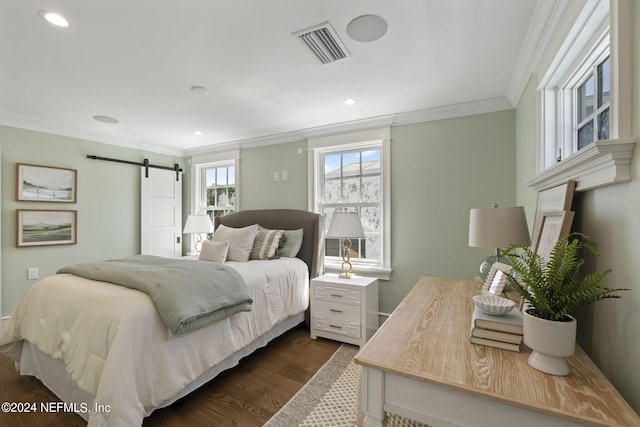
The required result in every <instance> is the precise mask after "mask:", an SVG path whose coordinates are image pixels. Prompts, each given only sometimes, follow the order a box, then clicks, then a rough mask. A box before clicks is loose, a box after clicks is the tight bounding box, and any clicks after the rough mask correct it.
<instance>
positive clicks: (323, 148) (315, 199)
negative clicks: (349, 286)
mask: <svg viewBox="0 0 640 427" xmlns="http://www.w3.org/2000/svg"><path fill="white" fill-rule="evenodd" d="M390 133H391V130H390V128H381V129H374V130H369V131H361V132H353V133H349V134H343V135H334V136H329V137H322V138H314V139H309V157H308V161H309V210H310V211H313V212H317V213H321V206H320V203H321V200H322V196H321V195H322V194H323V191H324V189H323V182H324V165H323V164H320V163H321V159H322V157H323V155H324V154H329V153H339V152H344V151H350V150H359V149H363V148H367V147H371V146H374V145H377V146H378V147H379V148H380V151H381V152H380V164H381V170H380V174H381V180H382V209H381V215H382V218H381V220H380V224H381V226H382V231H381V235H380V238H381V246H382V247H381V258H382V259H381V262H380V263H375V264H373V263H372V262H371V260H358V259H351V264H352V265H353V272H354V273H355V274H361V275H364V276H370V277H376V278H378V279H382V280H389V278H390V276H391V148H390ZM326 226H328V224H325V227H326ZM333 258H335V257H328V258H326V259H325V270H326V271H327V272H335V273H337V272H340V271H341V264H342V263H341V261H340V260H338V259H333Z"/></svg>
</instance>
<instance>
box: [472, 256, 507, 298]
mask: <svg viewBox="0 0 640 427" xmlns="http://www.w3.org/2000/svg"><path fill="white" fill-rule="evenodd" d="M512 270H513V267H511V266H510V265H508V264H504V263H502V262H494V263H493V265H492V266H491V270H489V274H487V279H486V280H485V281H484V284H483V285H482V289H481V290H480V293H481V294H482V295H496V296H500V295H501V294H502V292H503V291H504V287H505V286H506V284H507V276H508V275H509V274H511V271H512Z"/></svg>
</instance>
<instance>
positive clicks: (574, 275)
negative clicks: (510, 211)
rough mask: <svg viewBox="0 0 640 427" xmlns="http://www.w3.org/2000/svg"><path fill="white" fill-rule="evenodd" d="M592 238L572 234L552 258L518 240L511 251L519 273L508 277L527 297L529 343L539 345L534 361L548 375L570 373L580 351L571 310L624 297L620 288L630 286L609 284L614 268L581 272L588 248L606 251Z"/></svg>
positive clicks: (525, 316) (525, 324) (525, 317)
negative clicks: (570, 360)
mask: <svg viewBox="0 0 640 427" xmlns="http://www.w3.org/2000/svg"><path fill="white" fill-rule="evenodd" d="M586 238H587V237H586V236H585V235H583V234H580V233H572V234H569V235H568V236H566V237H563V238H561V239H559V240H558V242H557V243H556V244H555V245H554V247H553V250H552V251H551V254H550V256H549V259H545V258H543V257H541V256H540V255H538V254H536V253H534V252H533V251H532V250H531V248H530V247H524V246H515V245H513V246H511V247H510V248H509V249H508V250H507V251H506V252H505V255H506V256H507V257H508V258H509V260H510V261H511V265H512V266H513V271H514V272H515V275H513V276H508V278H507V280H508V281H509V284H510V285H511V286H512V287H513V289H514V290H515V291H516V292H517V293H518V294H519V295H520V296H521V297H522V298H524V299H525V300H526V301H527V302H526V304H525V307H524V310H523V329H524V332H523V333H524V342H525V344H526V345H527V346H528V347H529V348H531V350H533V351H532V353H531V355H530V356H529V359H528V363H529V365H531V366H532V367H533V368H535V369H537V370H539V371H542V372H546V373H548V374H552V375H568V374H569V372H570V369H569V365H568V364H567V361H566V357H569V356H571V355H573V353H574V351H575V342H576V324H577V322H576V319H575V318H574V317H573V316H571V315H570V313H571V312H573V311H574V310H575V309H576V308H579V307H583V306H586V305H589V304H591V303H593V302H595V301H599V300H602V299H605V298H620V295H617V294H616V292H618V291H623V290H628V289H609V288H606V287H605V283H606V278H607V276H608V275H609V274H610V273H611V269H607V270H605V271H602V272H596V273H593V274H589V275H586V276H583V275H581V274H580V268H581V267H582V266H583V265H584V259H583V258H581V257H580V254H581V251H582V250H584V249H586V250H588V251H590V252H592V253H593V254H594V255H596V256H598V255H600V254H599V253H598V251H597V250H596V248H595V247H594V246H593V245H591V244H589V243H588V242H587V241H586Z"/></svg>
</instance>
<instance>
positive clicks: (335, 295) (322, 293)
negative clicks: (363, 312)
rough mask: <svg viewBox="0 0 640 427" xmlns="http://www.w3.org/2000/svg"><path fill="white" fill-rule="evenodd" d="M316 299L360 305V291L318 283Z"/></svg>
mask: <svg viewBox="0 0 640 427" xmlns="http://www.w3.org/2000/svg"><path fill="white" fill-rule="evenodd" d="M315 288H316V292H315V296H314V297H315V299H317V300H324V301H331V302H341V303H345V304H354V305H360V291H357V290H355V291H354V290H350V289H344V288H338V287H334V286H328V285H323V284H317V285H316V287H315Z"/></svg>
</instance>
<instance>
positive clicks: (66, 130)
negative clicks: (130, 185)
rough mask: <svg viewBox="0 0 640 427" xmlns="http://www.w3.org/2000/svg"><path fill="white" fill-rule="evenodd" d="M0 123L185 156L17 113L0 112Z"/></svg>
mask: <svg viewBox="0 0 640 427" xmlns="http://www.w3.org/2000/svg"><path fill="white" fill-rule="evenodd" d="M0 125H3V126H9V127H14V128H18V129H24V130H30V131H34V132H43V133H49V134H52V135H59V136H66V137H69V138H76V139H84V140H87V141H93V142H101V143H103V144H109V145H116V146H119V147H125V148H131V149H135V150H141V151H147V152H151V153H158V154H166V155H169V156H175V157H186V156H185V153H184V150H179V149H174V148H166V147H159V146H157V145H151V144H145V143H142V142H138V141H133V140H130V139H126V138H117V137H113V136H109V135H104V134H101V133H97V132H90V131H85V130H80V129H75V128H70V127H67V126H60V125H55V124H52V123H47V122H43V121H40V120H35V119H32V118H29V117H24V116H19V115H17V114H12V113H7V112H5V111H2V112H0Z"/></svg>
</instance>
